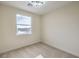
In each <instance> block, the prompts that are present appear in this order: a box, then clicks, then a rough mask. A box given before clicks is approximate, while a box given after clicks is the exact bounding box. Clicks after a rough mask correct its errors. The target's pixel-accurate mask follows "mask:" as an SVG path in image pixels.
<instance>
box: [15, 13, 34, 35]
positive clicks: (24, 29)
mask: <svg viewBox="0 0 79 59" xmlns="http://www.w3.org/2000/svg"><path fill="white" fill-rule="evenodd" d="M16 28H17V33H16V35H22V34H32V26H31V17H28V16H23V15H20V14H16Z"/></svg>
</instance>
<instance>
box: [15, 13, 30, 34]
mask: <svg viewBox="0 0 79 59" xmlns="http://www.w3.org/2000/svg"><path fill="white" fill-rule="evenodd" d="M17 15H20V16H21V17H30V20H31V22H30V25H29V26H31V28H30V31H31V32H29V33H18V28H17V25H24V26H25V25H26V24H17ZM26 27H27V25H26ZM22 29H23V28H22ZM26 32H27V31H26ZM16 35H32V17H31V16H25V15H22V14H16Z"/></svg>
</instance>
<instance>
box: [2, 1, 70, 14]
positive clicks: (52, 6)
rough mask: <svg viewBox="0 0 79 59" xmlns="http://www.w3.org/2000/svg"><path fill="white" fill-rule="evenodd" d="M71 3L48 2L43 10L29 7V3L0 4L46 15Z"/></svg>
mask: <svg viewBox="0 0 79 59" xmlns="http://www.w3.org/2000/svg"><path fill="white" fill-rule="evenodd" d="M69 3H71V2H69V1H48V2H46V4H45V5H44V6H43V7H41V8H34V7H29V6H27V1H4V2H3V1H1V2H0V4H3V5H9V6H12V7H17V8H20V9H23V10H26V11H29V12H32V13H35V14H38V15H44V14H46V13H48V12H51V11H52V10H55V9H57V8H60V7H63V6H64V5H67V4H69Z"/></svg>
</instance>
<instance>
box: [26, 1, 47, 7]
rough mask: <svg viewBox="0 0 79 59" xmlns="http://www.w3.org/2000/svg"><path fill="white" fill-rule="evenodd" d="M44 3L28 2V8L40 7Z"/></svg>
mask: <svg viewBox="0 0 79 59" xmlns="http://www.w3.org/2000/svg"><path fill="white" fill-rule="evenodd" d="M45 3H46V2H45V1H28V4H27V5H28V6H32V7H35V8H39V7H42V6H43V5H44V4H45Z"/></svg>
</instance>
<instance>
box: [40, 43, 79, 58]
mask: <svg viewBox="0 0 79 59" xmlns="http://www.w3.org/2000/svg"><path fill="white" fill-rule="evenodd" d="M41 43H43V44H45V45H47V46H49V47H51V48H55V49H58V50H60V51H62V52H65V53H68V54H70V55H73V56H75V57H77V58H79V56H76V55H74V54H72V53H69V52H68V51H65V50H62V49H60V48H57V47H55V46H51V45H49V44H47V43H45V42H41Z"/></svg>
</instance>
